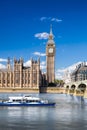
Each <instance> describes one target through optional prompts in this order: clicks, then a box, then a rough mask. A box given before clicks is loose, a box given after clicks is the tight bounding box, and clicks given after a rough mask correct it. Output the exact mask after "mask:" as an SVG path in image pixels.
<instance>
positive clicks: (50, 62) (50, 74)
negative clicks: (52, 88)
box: [46, 25, 55, 83]
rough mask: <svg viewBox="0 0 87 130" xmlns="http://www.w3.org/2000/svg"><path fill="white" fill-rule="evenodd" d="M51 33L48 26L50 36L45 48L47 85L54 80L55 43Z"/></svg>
mask: <svg viewBox="0 0 87 130" xmlns="http://www.w3.org/2000/svg"><path fill="white" fill-rule="evenodd" d="M53 39H54V36H53V32H52V25H51V26H50V34H49V38H48V42H47V46H46V69H47V72H46V79H47V82H48V83H54V79H55V42H54V40H53Z"/></svg>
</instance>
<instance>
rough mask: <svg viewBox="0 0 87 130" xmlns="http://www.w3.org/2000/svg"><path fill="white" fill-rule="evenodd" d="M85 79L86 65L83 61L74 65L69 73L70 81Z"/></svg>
mask: <svg viewBox="0 0 87 130" xmlns="http://www.w3.org/2000/svg"><path fill="white" fill-rule="evenodd" d="M81 80H87V65H86V63H85V62H83V63H81V64H79V65H78V66H76V69H75V70H74V71H73V72H72V73H71V81H72V82H76V81H81Z"/></svg>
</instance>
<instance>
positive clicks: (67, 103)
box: [0, 93, 87, 130]
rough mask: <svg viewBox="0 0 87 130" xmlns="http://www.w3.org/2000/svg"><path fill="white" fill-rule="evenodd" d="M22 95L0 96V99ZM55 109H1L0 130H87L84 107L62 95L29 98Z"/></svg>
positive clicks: (73, 99) (85, 104) (86, 104)
mask: <svg viewBox="0 0 87 130" xmlns="http://www.w3.org/2000/svg"><path fill="white" fill-rule="evenodd" d="M17 95H22V94H15V93H14V94H10V93H9V94H7V93H4V94H0V98H8V97H9V96H17ZM31 95H32V96H36V97H41V98H44V99H49V100H51V101H54V102H56V106H55V107H52V106H51V107H0V130H87V103H86V102H85V101H84V99H83V98H81V97H75V96H70V95H65V94H31Z"/></svg>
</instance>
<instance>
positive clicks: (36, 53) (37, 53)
mask: <svg viewBox="0 0 87 130" xmlns="http://www.w3.org/2000/svg"><path fill="white" fill-rule="evenodd" d="M33 54H34V55H37V56H46V54H45V53H40V52H34V53H33Z"/></svg>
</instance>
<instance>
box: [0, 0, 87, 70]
mask: <svg viewBox="0 0 87 130" xmlns="http://www.w3.org/2000/svg"><path fill="white" fill-rule="evenodd" d="M50 24H52V26H53V34H54V36H55V38H54V41H55V45H56V58H55V59H56V60H55V68H56V69H61V68H65V67H67V66H70V65H72V64H74V63H77V62H79V61H87V1H86V0H0V59H1V60H0V61H1V63H2V61H3V59H6V58H7V57H10V58H11V59H13V58H14V57H16V58H19V57H23V58H24V62H27V61H28V60H30V58H31V57H33V58H34V59H37V58H38V56H39V55H41V62H42V64H43V65H45V59H46V57H45V56H44V53H45V49H46V43H47V39H46V38H47V36H48V33H49V31H50ZM36 52H37V53H36Z"/></svg>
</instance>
